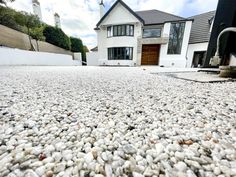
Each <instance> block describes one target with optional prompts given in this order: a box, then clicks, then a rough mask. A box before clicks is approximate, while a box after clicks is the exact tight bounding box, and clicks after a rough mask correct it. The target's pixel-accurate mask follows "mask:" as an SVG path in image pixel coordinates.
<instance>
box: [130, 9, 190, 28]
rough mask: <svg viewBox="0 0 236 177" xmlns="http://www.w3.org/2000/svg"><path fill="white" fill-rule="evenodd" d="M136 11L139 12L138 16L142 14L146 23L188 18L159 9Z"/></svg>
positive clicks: (161, 22)
mask: <svg viewBox="0 0 236 177" xmlns="http://www.w3.org/2000/svg"><path fill="white" fill-rule="evenodd" d="M135 13H136V14H138V16H140V17H141V18H142V19H143V20H144V22H145V25H152V24H163V23H165V22H168V21H180V20H186V18H183V17H179V16H176V15H173V14H169V13H166V12H162V11H159V10H145V11H137V12H135Z"/></svg>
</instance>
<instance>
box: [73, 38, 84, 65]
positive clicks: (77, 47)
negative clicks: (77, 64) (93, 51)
mask: <svg viewBox="0 0 236 177" xmlns="http://www.w3.org/2000/svg"><path fill="white" fill-rule="evenodd" d="M70 41H71V51H72V52H80V53H81V55H82V61H84V62H86V51H85V48H84V45H83V41H82V40H81V39H79V38H75V37H70Z"/></svg>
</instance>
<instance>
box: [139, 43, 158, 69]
mask: <svg viewBox="0 0 236 177" xmlns="http://www.w3.org/2000/svg"><path fill="white" fill-rule="evenodd" d="M159 52H160V45H156V44H155V45H143V47H142V60H141V65H158V64H159Z"/></svg>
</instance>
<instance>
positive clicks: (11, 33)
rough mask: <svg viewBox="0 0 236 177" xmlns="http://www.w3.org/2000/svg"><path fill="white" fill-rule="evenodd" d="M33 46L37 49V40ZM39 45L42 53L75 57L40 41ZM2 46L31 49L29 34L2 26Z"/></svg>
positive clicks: (0, 31)
mask: <svg viewBox="0 0 236 177" xmlns="http://www.w3.org/2000/svg"><path fill="white" fill-rule="evenodd" d="M32 44H33V45H34V46H35V48H37V44H36V41H35V40H32ZM38 44H39V51H40V52H49V53H59V54H66V55H73V53H72V52H70V51H68V50H65V49H62V48H60V47H57V46H55V45H52V44H49V43H47V42H43V41H39V42H38ZM0 45H3V46H7V47H11V48H18V49H23V50H29V49H30V42H29V37H28V35H27V34H24V33H22V32H19V31H16V30H14V29H11V28H8V27H6V26H3V25H0Z"/></svg>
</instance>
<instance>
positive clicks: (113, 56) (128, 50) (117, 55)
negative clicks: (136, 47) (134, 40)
mask: <svg viewBox="0 0 236 177" xmlns="http://www.w3.org/2000/svg"><path fill="white" fill-rule="evenodd" d="M132 59H133V48H132V47H114V48H108V60H132Z"/></svg>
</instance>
